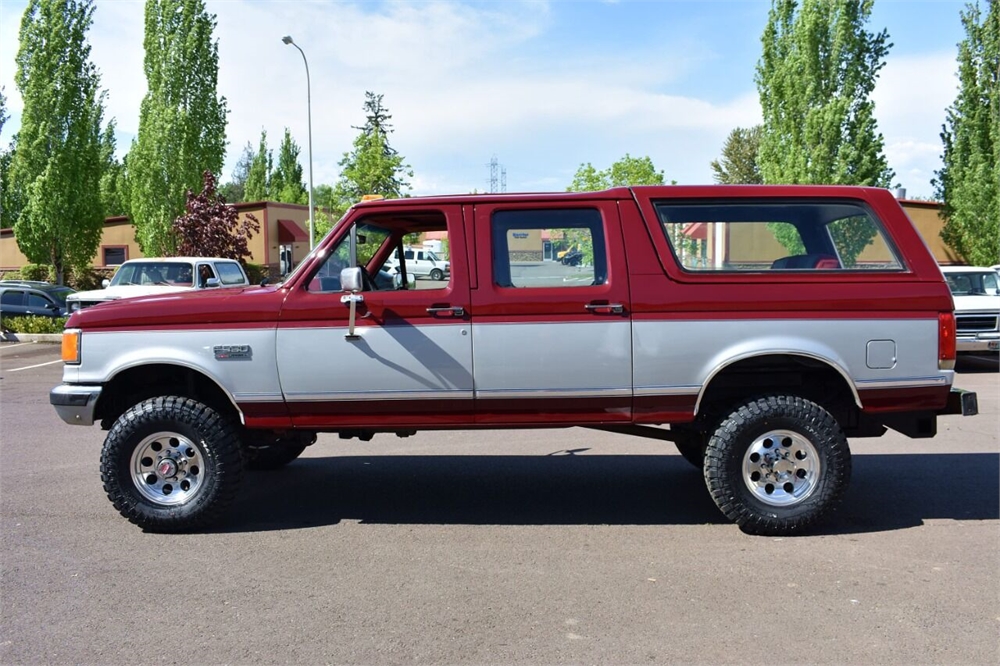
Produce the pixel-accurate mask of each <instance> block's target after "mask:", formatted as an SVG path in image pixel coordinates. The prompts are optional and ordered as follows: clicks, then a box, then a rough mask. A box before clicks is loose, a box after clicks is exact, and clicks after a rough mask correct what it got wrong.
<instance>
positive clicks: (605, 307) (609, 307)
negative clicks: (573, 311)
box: [583, 303, 625, 314]
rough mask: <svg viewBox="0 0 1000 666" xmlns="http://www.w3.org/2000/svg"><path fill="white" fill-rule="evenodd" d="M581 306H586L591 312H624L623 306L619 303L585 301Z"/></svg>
mask: <svg viewBox="0 0 1000 666" xmlns="http://www.w3.org/2000/svg"><path fill="white" fill-rule="evenodd" d="M583 307H585V308H587V309H588V310H590V311H591V312H598V313H603V312H604V311H607V312H610V313H612V314H621V313H623V312H625V306H624V305H622V304H621V303H587V304H586V305H584V306H583Z"/></svg>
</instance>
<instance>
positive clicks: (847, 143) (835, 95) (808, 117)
mask: <svg viewBox="0 0 1000 666" xmlns="http://www.w3.org/2000/svg"><path fill="white" fill-rule="evenodd" d="M873 3H874V0H802V7H801V10H799V9H798V3H797V2H796V0H773V2H772V5H771V10H770V13H769V14H768V22H767V26H766V27H765V29H764V34H763V36H762V37H761V43H762V45H763V51H762V55H761V59H760V61H759V62H758V63H757V73H756V76H755V80H756V82H757V90H758V92H759V94H760V105H761V109H762V111H763V116H764V123H763V128H762V132H761V137H760V162H759V163H760V171H761V174H762V175H763V177H764V182H766V183H808V184H819V183H825V184H840V185H871V186H875V187H889V185H890V182H891V180H892V177H893V172H892V170H891V169H890V168H889V166H888V163H887V162H886V159H885V155H884V154H883V144H884V141H883V139H882V135H881V134H880V133H879V131H878V127H877V124H876V122H875V115H874V110H875V105H874V102H872V100H871V93H872V90H873V89H874V87H875V80H876V78H877V77H878V72H879V70H881V69H882V67H883V66H884V65H885V56H886V54H887V53H888V52H889V48H890V47H891V46H892V44H891V43H889V41H888V40H889V34H888V33H887V32H886V31H885V30H883V31H882V32H880V33H877V34H876V33H872V32H868V31H867V30H865V24H866V23H867V22H868V18H869V16H870V15H871V9H872V4H873Z"/></svg>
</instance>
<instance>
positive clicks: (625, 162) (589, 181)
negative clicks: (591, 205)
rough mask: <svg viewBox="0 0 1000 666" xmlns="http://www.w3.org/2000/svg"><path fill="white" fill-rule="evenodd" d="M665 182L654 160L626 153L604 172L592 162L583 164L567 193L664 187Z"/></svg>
mask: <svg viewBox="0 0 1000 666" xmlns="http://www.w3.org/2000/svg"><path fill="white" fill-rule="evenodd" d="M663 182H664V181H663V172H662V171H657V170H656V167H655V166H653V160H651V159H650V158H649V157H632V156H631V155H629V154H628V153H625V157H623V158H621V159H620V160H618V161H617V162H614V163H613V164H612V165H611V166H610V167H608V168H607V169H605V170H604V171H598V170H597V169H595V168H594V165H593V164H591V163H590V162H587V163H586V164H581V165H580V168H579V169H577V170H576V173H575V174H574V175H573V182H572V183H570V185H569V187H567V188H566V191H567V192H596V191H598V190H606V189H609V188H612V187H621V186H628V185H663Z"/></svg>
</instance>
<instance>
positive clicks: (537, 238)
mask: <svg viewBox="0 0 1000 666" xmlns="http://www.w3.org/2000/svg"><path fill="white" fill-rule="evenodd" d="M492 236H493V281H494V283H495V284H496V285H497V286H500V287H535V288H538V287H561V288H564V287H589V286H592V285H598V284H604V283H605V282H607V277H608V271H607V266H608V259H607V250H606V243H605V238H604V225H603V220H602V218H601V214H600V212H599V211H597V210H596V209H593V208H569V209H544V210H499V211H496V212H495V213H493V218H492ZM546 247H548V248H549V250H546Z"/></svg>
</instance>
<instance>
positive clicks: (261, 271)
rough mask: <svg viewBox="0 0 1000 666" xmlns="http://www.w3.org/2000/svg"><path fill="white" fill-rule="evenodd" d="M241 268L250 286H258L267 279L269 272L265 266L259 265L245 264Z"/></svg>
mask: <svg viewBox="0 0 1000 666" xmlns="http://www.w3.org/2000/svg"><path fill="white" fill-rule="evenodd" d="M243 268H244V269H245V270H246V272H247V277H248V278H249V279H250V284H260V281H261V280H263V279H264V278H266V277H268V273H269V271H268V270H267V266H263V265H261V264H246V265H244V266H243Z"/></svg>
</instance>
